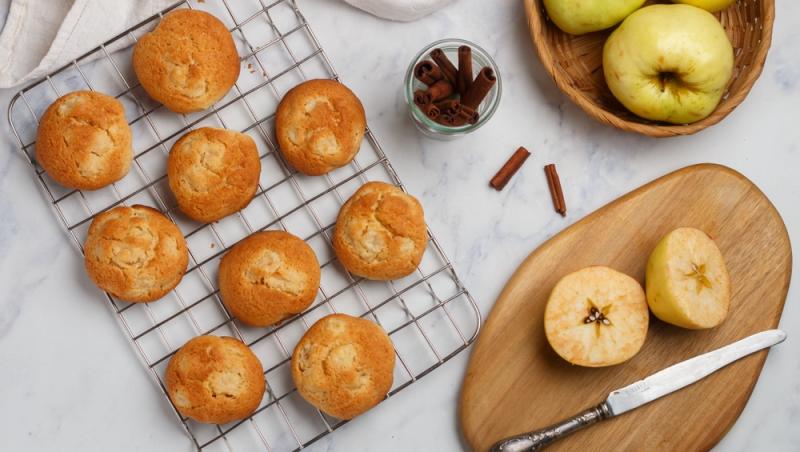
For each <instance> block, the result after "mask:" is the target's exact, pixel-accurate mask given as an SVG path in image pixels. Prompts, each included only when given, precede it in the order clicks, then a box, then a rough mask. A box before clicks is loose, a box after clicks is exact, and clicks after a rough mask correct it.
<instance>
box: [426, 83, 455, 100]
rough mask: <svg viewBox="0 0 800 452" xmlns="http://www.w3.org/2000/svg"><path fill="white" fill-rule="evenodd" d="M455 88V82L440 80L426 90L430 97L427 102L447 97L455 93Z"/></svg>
mask: <svg viewBox="0 0 800 452" xmlns="http://www.w3.org/2000/svg"><path fill="white" fill-rule="evenodd" d="M455 89H456V88H455V86H453V84H452V83H450V82H448V81H447V80H439V81H438V82H436V83H434V84H433V85H431V86H430V87H429V88H428V90H427V91H425V93H426V94H427V96H428V97H429V98H430V100H429V101H428V102H427V103H433V102H436V101H440V100H442V99H446V98H448V97H450V96H452V95H453V93H454V92H455Z"/></svg>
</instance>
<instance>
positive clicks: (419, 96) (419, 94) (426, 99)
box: [414, 89, 431, 107]
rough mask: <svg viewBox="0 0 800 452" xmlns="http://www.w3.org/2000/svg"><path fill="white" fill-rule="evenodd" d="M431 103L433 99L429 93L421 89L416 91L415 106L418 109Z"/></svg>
mask: <svg viewBox="0 0 800 452" xmlns="http://www.w3.org/2000/svg"><path fill="white" fill-rule="evenodd" d="M430 103H431V98H430V96H429V95H428V92H427V91H423V90H421V89H418V90H416V91H414V105H416V106H417V107H422V106H423V105H428V104H430Z"/></svg>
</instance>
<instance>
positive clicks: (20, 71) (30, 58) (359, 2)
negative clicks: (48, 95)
mask: <svg viewBox="0 0 800 452" xmlns="http://www.w3.org/2000/svg"><path fill="white" fill-rule="evenodd" d="M175 1H176V0H124V1H120V0H11V6H10V7H9V10H8V16H7V18H6V23H5V27H3V31H2V33H1V34H0V88H9V87H12V86H16V85H20V84H23V83H25V82H29V81H31V80H34V79H37V78H39V77H42V76H43V75H45V74H48V73H50V72H52V71H53V70H55V69H57V68H58V67H60V66H62V65H64V64H65V63H67V62H69V61H71V60H73V59H75V58H76V57H78V56H80V55H82V54H84V53H85V52H87V51H89V50H90V49H92V48H93V47H95V46H97V45H99V44H100V43H101V42H103V41H105V40H107V39H109V38H111V37H112V36H114V35H115V34H116V33H119V32H120V31H122V30H124V29H126V28H129V27H131V26H133V25H135V24H137V23H139V22H141V21H142V20H144V19H146V18H147V17H149V16H151V15H153V14H155V13H156V12H158V11H160V10H162V9H164V8H166V7H167V6H170V5H172V4H174V3H175ZM345 1H346V2H348V3H350V4H351V5H353V6H356V7H358V8H361V9H363V10H365V11H367V12H369V13H372V14H375V15H377V16H379V17H383V18H386V19H391V20H401V21H410V20H415V19H418V18H420V17H423V16H425V15H427V14H430V13H432V12H433V11H435V10H437V9H439V8H441V7H443V6H444V5H446V4H448V3H451V2H452V1H453V0H345Z"/></svg>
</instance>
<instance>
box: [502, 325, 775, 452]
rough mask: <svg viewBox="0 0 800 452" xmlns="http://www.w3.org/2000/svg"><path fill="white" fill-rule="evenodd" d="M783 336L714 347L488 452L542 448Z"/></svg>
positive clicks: (769, 334)
mask: <svg viewBox="0 0 800 452" xmlns="http://www.w3.org/2000/svg"><path fill="white" fill-rule="evenodd" d="M785 339H786V333H785V332H783V331H781V330H767V331H763V332H761V333H757V334H754V335H752V336H749V337H746V338H744V339H742V340H740V341H737V342H734V343H732V344H730V345H726V346H724V347H722V348H718V349H717V350H714V351H712V352H708V353H705V354H702V355H699V356H696V357H694V358H691V359H688V360H686V361H683V362H680V363H678V364H675V365H673V366H670V367H667V368H666V369H664V370H661V371H659V372H656V373H654V374H653V375H650V376H649V377H647V378H645V379H644V380H639V381H637V382H636V383H633V384H632V385H629V386H626V387H624V388H622V389H617V390H616V391H612V392H611V394H609V395H608V398H607V399H606V400H605V401H604V402H603V403H601V404H600V405H597V406H596V407H593V408H591V409H589V410H586V411H584V412H583V413H581V414H579V415H577V416H574V417H572V418H570V419H567V420H565V421H563V422H559V423H558V424H554V425H551V426H550V427H546V428H543V429H541V430H536V431H534V432H530V433H524V434H522V435H518V436H514V437H511V438H507V439H504V440H502V441H500V442H498V443H497V444H495V445H494V446H492V447H491V449H489V451H490V452H523V451H526V452H529V451H537V450H541V449H543V448H545V447H546V446H547V445H549V444H551V443H553V442H554V441H556V440H558V439H561V438H563V437H565V436H567V435H569V434H571V433H574V432H576V431H578V430H580V429H582V428H584V427H588V426H590V425H592V424H596V423H598V422H600V421H602V420H604V419H608V418H611V417H614V416H619V415H620V414H622V413H626V412H628V411H631V410H633V409H636V408H638V407H640V406H642V405H644V404H646V403H650V402H652V401H653V400H656V399H659V398H661V397H664V396H665V395H667V394H670V393H672V392H675V391H677V390H679V389H682V388H685V387H686V386H689V385H690V384H692V383H695V382H697V381H699V380H702V379H703V378H705V377H707V376H709V375H711V374H712V373H714V372H716V371H718V370H719V369H722V368H723V367H725V366H727V365H728V364H730V363H732V362H734V361H736V360H738V359H740V358H744V357H745V356H747V355H750V354H752V353H755V352H757V351H759V350H763V349H765V348H769V347H772V346H773V345H776V344H779V343H781V342H783V341H784V340H785Z"/></svg>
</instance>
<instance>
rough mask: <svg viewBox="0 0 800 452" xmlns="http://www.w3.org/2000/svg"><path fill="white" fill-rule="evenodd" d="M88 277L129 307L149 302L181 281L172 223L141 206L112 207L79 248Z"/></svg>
mask: <svg viewBox="0 0 800 452" xmlns="http://www.w3.org/2000/svg"><path fill="white" fill-rule="evenodd" d="M83 249H84V253H85V258H84V264H85V266H86V272H87V273H88V274H89V278H90V279H91V280H92V281H94V283H95V284H97V286H98V287H100V288H101V289H103V290H105V291H106V292H108V293H110V294H111V295H113V296H115V297H117V298H119V299H121V300H125V301H130V302H133V303H143V302H148V301H155V300H158V299H159V298H161V297H163V296H164V295H165V294H166V293H167V292H169V291H170V290H172V289H173V288H175V286H177V285H178V283H179V282H180V281H181V278H183V273H184V272H185V271H186V264H187V263H188V262H189V252H188V250H187V249H186V241H185V240H184V239H183V235H182V234H181V231H180V230H179V229H178V227H177V226H175V223H173V222H171V221H169V219H168V218H167V217H165V216H164V215H162V214H161V212H159V211H157V210H156V209H153V208H151V207H146V206H138V205H137V206H133V207H122V206H120V207H115V208H113V209H111V210H109V211H106V212H103V213H101V214H99V215H97V216H96V217H95V218H94V220H93V221H92V225H91V226H89V234H88V237H87V238H86V243H84V245H83Z"/></svg>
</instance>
